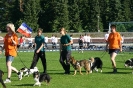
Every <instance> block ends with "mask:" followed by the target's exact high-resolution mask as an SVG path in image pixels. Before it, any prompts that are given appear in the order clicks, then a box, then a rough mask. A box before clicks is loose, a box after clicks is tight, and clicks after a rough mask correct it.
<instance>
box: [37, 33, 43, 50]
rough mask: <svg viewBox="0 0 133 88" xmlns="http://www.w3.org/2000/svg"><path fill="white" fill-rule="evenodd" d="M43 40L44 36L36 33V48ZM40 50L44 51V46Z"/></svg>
mask: <svg viewBox="0 0 133 88" xmlns="http://www.w3.org/2000/svg"><path fill="white" fill-rule="evenodd" d="M44 42H45V37H44V36H42V35H41V36H38V35H37V36H36V37H35V43H36V50H37V49H39V48H40V46H41V45H42V44H44ZM40 51H45V49H44V47H42V48H41V50H40Z"/></svg>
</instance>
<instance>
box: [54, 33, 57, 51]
mask: <svg viewBox="0 0 133 88" xmlns="http://www.w3.org/2000/svg"><path fill="white" fill-rule="evenodd" d="M54 43H55V44H54V48H55V49H56V48H57V43H58V38H57V36H55V39H54Z"/></svg>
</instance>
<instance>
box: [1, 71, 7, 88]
mask: <svg viewBox="0 0 133 88" xmlns="http://www.w3.org/2000/svg"><path fill="white" fill-rule="evenodd" d="M3 75H4V72H3V71H2V70H0V82H1V84H2V86H3V88H6V85H5V84H4V82H3V79H2V76H3Z"/></svg>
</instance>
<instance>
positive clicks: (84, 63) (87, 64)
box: [70, 57, 92, 75]
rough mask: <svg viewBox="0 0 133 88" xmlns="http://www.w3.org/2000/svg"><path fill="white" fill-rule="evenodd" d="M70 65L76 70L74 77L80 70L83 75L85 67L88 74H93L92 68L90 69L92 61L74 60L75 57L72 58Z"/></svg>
mask: <svg viewBox="0 0 133 88" xmlns="http://www.w3.org/2000/svg"><path fill="white" fill-rule="evenodd" d="M70 63H71V64H72V66H73V68H74V69H75V71H74V75H76V73H77V70H79V73H80V74H81V75H82V72H81V68H82V67H84V69H85V70H86V74H88V73H92V71H91V67H90V64H91V61H88V60H80V61H77V60H75V59H74V57H71V58H70Z"/></svg>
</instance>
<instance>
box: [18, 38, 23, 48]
mask: <svg viewBox="0 0 133 88" xmlns="http://www.w3.org/2000/svg"><path fill="white" fill-rule="evenodd" d="M22 46H23V36H20V39H19V47H20V48H22Z"/></svg>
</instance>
